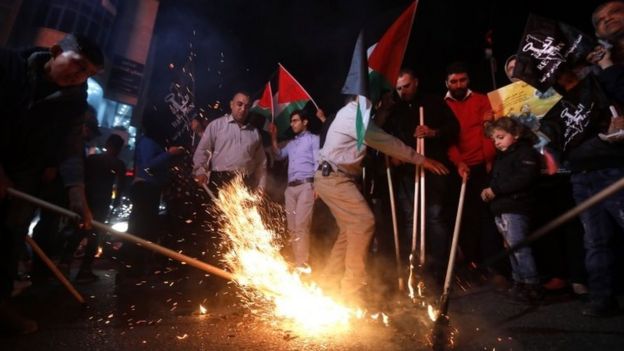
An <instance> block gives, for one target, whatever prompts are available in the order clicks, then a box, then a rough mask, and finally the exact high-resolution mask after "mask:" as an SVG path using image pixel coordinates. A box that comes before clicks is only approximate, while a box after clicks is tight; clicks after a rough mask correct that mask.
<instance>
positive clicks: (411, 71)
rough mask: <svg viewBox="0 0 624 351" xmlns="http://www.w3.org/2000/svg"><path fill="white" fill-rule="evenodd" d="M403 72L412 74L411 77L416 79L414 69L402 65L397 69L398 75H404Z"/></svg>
mask: <svg viewBox="0 0 624 351" xmlns="http://www.w3.org/2000/svg"><path fill="white" fill-rule="evenodd" d="M404 74H409V75H410V76H412V78H415V79H418V75H417V74H416V71H414V70H413V69H412V68H410V67H403V68H401V70H400V71H399V77H400V76H402V75H404Z"/></svg>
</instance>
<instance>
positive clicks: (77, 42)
mask: <svg viewBox="0 0 624 351" xmlns="http://www.w3.org/2000/svg"><path fill="white" fill-rule="evenodd" d="M57 45H58V46H60V47H61V49H63V51H74V52H76V53H78V54H81V55H83V56H84V57H86V58H87V60H89V61H90V62H91V63H92V64H93V65H95V66H98V67H101V66H103V65H104V54H103V53H102V50H101V49H100V47H99V46H98V45H97V44H96V43H95V41H93V40H91V39H90V38H88V37H86V36H84V35H80V34H76V33H70V34H67V35H66V36H65V37H64V38H63V39H61V40H60V41H59V42H58V43H57Z"/></svg>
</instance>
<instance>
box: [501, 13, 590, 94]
mask: <svg viewBox="0 0 624 351" xmlns="http://www.w3.org/2000/svg"><path fill="white" fill-rule="evenodd" d="M595 46H596V41H595V40H594V39H593V38H592V37H590V36H588V35H586V34H584V33H583V32H581V31H580V30H578V29H576V28H574V27H572V26H569V25H567V24H565V23H562V22H559V21H555V20H552V19H549V18H544V17H540V16H537V15H533V14H531V15H529V18H528V19H527V24H526V26H525V28H524V35H523V36H522V40H521V41H520V47H519V48H518V51H517V53H516V57H517V61H516V67H515V68H514V72H513V74H512V76H513V77H516V78H519V79H521V80H523V81H525V82H527V83H529V84H530V85H532V86H533V87H535V88H537V89H538V90H540V91H542V92H544V91H546V90H547V89H548V88H550V87H551V86H553V84H555V83H556V82H557V78H559V76H560V75H561V74H562V73H563V72H565V71H567V70H571V69H573V68H575V66H576V65H577V64H578V63H581V62H584V61H585V57H586V56H587V54H589V53H590V52H591V51H592V50H593V49H594V47H595Z"/></svg>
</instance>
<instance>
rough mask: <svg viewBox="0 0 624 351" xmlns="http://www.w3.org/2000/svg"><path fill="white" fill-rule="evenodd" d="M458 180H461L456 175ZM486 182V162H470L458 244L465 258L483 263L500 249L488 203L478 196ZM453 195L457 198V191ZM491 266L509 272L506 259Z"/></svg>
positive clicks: (499, 241) (502, 271)
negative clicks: (472, 164) (471, 164)
mask: <svg viewBox="0 0 624 351" xmlns="http://www.w3.org/2000/svg"><path fill="white" fill-rule="evenodd" d="M458 181H461V180H460V179H458ZM488 186H489V183H488V174H487V172H486V169H485V164H480V165H476V166H471V167H470V176H469V177H468V182H467V183H466V196H465V200H464V209H463V216H462V223H461V229H460V234H459V246H460V248H461V252H462V253H463V255H464V258H465V260H466V261H467V262H474V263H476V264H481V263H483V262H484V261H485V260H487V259H488V258H490V257H492V256H494V255H496V254H497V253H499V252H500V251H502V250H503V238H502V236H501V235H500V234H499V233H498V230H497V229H496V224H495V223H494V216H493V215H492V214H491V212H490V210H489V208H488V205H487V204H486V203H485V202H484V201H483V200H481V191H482V190H483V189H485V188H487V187H488ZM458 189H459V188H458ZM456 198H457V199H459V191H458V192H457V196H456ZM456 201H457V200H456ZM455 203H456V204H457V202H455ZM454 213H455V212H454ZM453 223H454V221H453ZM490 268H492V269H493V270H494V272H496V273H499V274H507V273H508V272H509V264H508V262H507V261H506V260H499V261H497V262H495V263H494V264H493V265H492V266H491V267H490Z"/></svg>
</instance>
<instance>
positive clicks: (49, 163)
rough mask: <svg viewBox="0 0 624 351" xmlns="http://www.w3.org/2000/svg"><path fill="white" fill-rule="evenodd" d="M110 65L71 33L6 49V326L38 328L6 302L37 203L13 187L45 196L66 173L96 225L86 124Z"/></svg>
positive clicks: (2, 163)
mask: <svg viewBox="0 0 624 351" xmlns="http://www.w3.org/2000/svg"><path fill="white" fill-rule="evenodd" d="M102 65H103V55H102V52H101V51H100V49H99V48H98V47H97V45H96V44H94V43H93V42H91V41H90V40H88V39H87V38H85V37H82V36H79V35H73V34H69V35H67V36H65V37H64V38H63V39H62V40H61V41H59V42H58V43H57V44H56V45H54V46H52V47H51V48H50V49H49V50H43V49H32V50H29V51H26V52H18V51H13V50H8V49H4V48H3V49H0V250H1V252H0V257H1V262H0V328H2V329H6V330H7V331H12V332H17V333H28V332H32V331H34V330H36V329H37V326H36V323H34V322H33V321H29V320H27V319H25V318H23V317H21V316H19V315H18V314H16V313H15V312H13V311H12V310H11V309H10V307H9V306H8V302H7V301H6V300H7V298H8V296H9V294H10V292H11V289H12V282H13V279H14V277H15V275H16V268H17V254H18V252H19V250H20V249H19V248H20V247H21V246H23V236H24V235H26V231H27V228H28V224H29V223H30V221H31V219H32V216H33V212H34V207H33V206H32V205H30V204H27V203H25V202H23V201H22V200H17V199H9V198H7V197H6V189H7V188H8V187H14V188H15V189H18V190H21V191H24V192H26V193H30V194H34V195H37V192H38V190H39V188H40V185H41V182H42V178H44V176H49V175H50V174H53V173H55V172H56V171H58V173H59V174H60V176H61V177H62V179H63V183H64V185H65V187H66V188H67V190H68V198H69V204H70V207H71V209H72V210H74V211H77V212H79V213H80V214H81V215H82V218H83V224H84V225H85V226H86V227H90V225H91V223H90V222H91V212H90V211H89V208H88V206H87V203H86V200H85V193H84V184H83V172H84V171H83V142H82V125H83V123H84V113H85V111H86V108H87V101H86V98H87V92H86V90H87V89H86V88H87V86H86V81H87V78H89V77H90V76H92V75H95V74H96V73H97V72H98V70H99V69H100V68H101V66H102Z"/></svg>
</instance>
